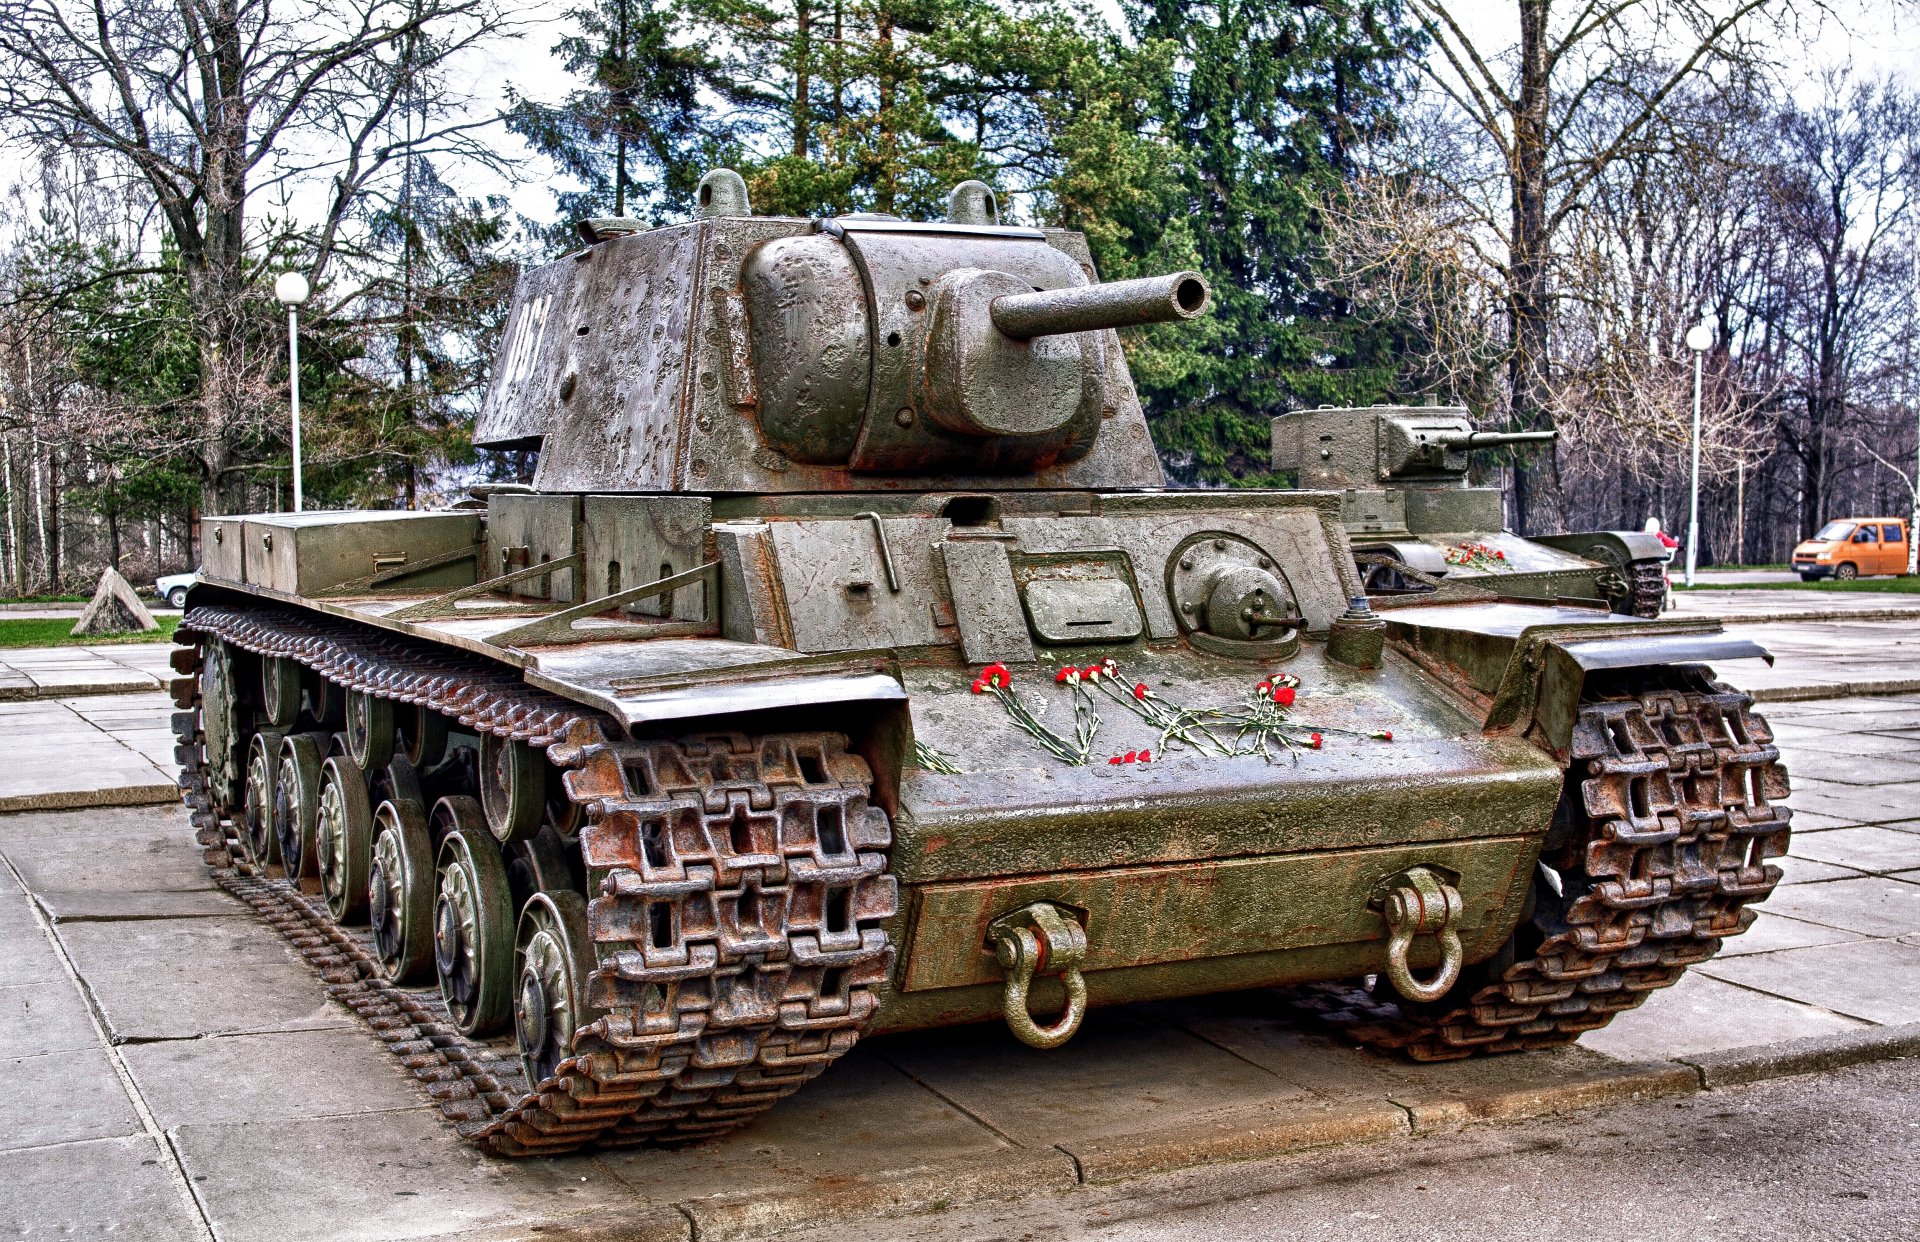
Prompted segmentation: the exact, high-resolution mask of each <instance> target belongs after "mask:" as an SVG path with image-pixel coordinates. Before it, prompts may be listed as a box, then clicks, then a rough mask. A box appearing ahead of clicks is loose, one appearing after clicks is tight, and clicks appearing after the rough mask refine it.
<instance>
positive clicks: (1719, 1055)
mask: <svg viewBox="0 0 1920 1242" xmlns="http://www.w3.org/2000/svg"><path fill="white" fill-rule="evenodd" d="M1916 1056H1920V1022H1911V1023H1905V1024H1902V1025H1898V1026H1877V1027H1866V1028H1862V1029H1860V1030H1850V1031H1842V1032H1838V1033H1836V1034H1832V1035H1818V1036H1814V1037H1812V1038H1809V1039H1795V1040H1788V1041H1786V1042H1784V1043H1779V1044H1767V1045H1757V1046H1754V1047H1749V1048H1731V1049H1727V1050H1726V1051H1723V1052H1710V1053H1703V1054H1701V1055H1699V1056H1690V1057H1681V1058H1675V1059H1674V1060H1672V1061H1639V1062H1628V1063H1623V1064H1618V1065H1603V1066H1596V1067H1593V1068H1592V1069H1589V1070H1585V1071H1582V1072H1578V1073H1575V1074H1572V1075H1567V1076H1562V1077H1557V1078H1551V1079H1548V1080H1546V1081H1543V1082H1540V1083H1527V1084H1519V1085H1509V1086H1495V1087H1490V1088H1474V1087H1467V1088H1459V1089H1454V1090H1447V1089H1434V1090H1431V1091H1410V1092H1406V1093H1403V1094H1396V1095H1394V1096H1393V1097H1391V1098H1389V1099H1387V1100H1382V1099H1379V1098H1378V1097H1374V1098H1356V1099H1351V1100H1342V1101H1339V1102H1337V1103H1333V1104H1328V1105H1324V1106H1320V1107H1317V1108H1315V1107H1311V1106H1310V1107H1308V1108H1307V1109H1301V1108H1300V1107H1299V1106H1298V1105H1295V1104H1291V1103H1280V1104H1271V1105H1266V1106H1263V1107H1259V1108H1250V1109H1245V1110H1241V1111H1238V1112H1229V1113H1216V1114H1213V1115H1211V1116H1206V1117H1202V1118H1198V1119H1196V1120H1195V1121H1194V1122H1193V1123H1191V1124H1188V1125H1186V1126H1183V1127H1180V1128H1178V1129H1174V1130H1167V1129H1160V1130H1152V1131H1147V1132H1145V1133H1142V1134H1132V1135H1120V1136H1106V1137H1102V1138H1098V1139H1093V1140H1090V1141H1088V1142H1087V1143H1085V1144H1078V1143H1076V1144H1073V1145H1072V1146H1070V1147H1061V1148H1058V1149H1054V1150H1033V1151H1018V1150H1009V1151H1007V1152H1004V1153H1001V1154H1000V1155H997V1156H994V1157H984V1158H983V1157H973V1158H969V1159H966V1160H959V1161H953V1162H951V1163H948V1164H944V1165H932V1166H926V1167H920V1168H913V1169H903V1170H888V1171H883V1172H876V1173H873V1174H869V1175H866V1176H862V1177H858V1178H839V1177H834V1178H825V1177H823V1178H817V1179H814V1180H813V1181H811V1182H803V1183H800V1184H798V1185H795V1186H793V1187H791V1188H785V1189H781V1190H776V1191H773V1192H771V1193H761V1192H755V1191H744V1190H743V1191H737V1192H729V1193H726V1194H721V1195H714V1196H710V1197H708V1198H704V1199H691V1200H687V1201H684V1202H681V1203H677V1204H674V1205H673V1207H672V1208H669V1207H666V1206H664V1205H653V1206H649V1207H647V1208H644V1209H640V1210H636V1211H633V1212H630V1213H614V1214H606V1213H601V1214H599V1215H597V1216H595V1217H594V1218H593V1219H591V1220H586V1219H581V1220H579V1221H578V1223H568V1222H564V1221H555V1222H549V1223H545V1224H527V1225H519V1226H509V1227H506V1228H502V1229H500V1230H497V1231H490V1232H487V1233H484V1234H474V1233H470V1232H463V1233H462V1234H460V1235H459V1236H460V1237H461V1238H462V1239H463V1242H616V1239H618V1240H622V1242H624V1240H628V1239H631V1240H633V1242H655V1240H658V1242H694V1240H696V1239H697V1240H698V1242H723V1240H725V1239H734V1238H761V1237H767V1236H769V1235H772V1234H776V1233H778V1232H779V1231H781V1230H790V1229H796V1228H799V1227H802V1226H812V1227H815V1228H819V1227H823V1226H828V1227H830V1226H831V1225H833V1224H834V1223H836V1222H848V1221H857V1220H872V1219H875V1218H883V1219H884V1218H888V1217H897V1216H907V1215H911V1214H913V1213H915V1212H925V1211H938V1210H941V1209H944V1208H948V1207H958V1206H961V1205H963V1204H967V1203H972V1202H976V1201H979V1200H983V1199H1002V1200H1010V1199H1017V1198H1020V1197H1023V1196H1025V1195H1028V1194H1031V1193H1033V1192H1035V1191H1059V1190H1065V1189H1070V1188H1071V1187H1073V1186H1075V1185H1086V1184H1092V1183H1099V1182H1118V1181H1124V1180H1126V1179H1128V1178H1132V1177H1138V1176H1142V1175H1145V1174H1150V1173H1165V1172H1172V1171H1174V1170H1177V1169H1186V1168H1194V1167H1198V1166H1202V1165H1209V1164H1217V1163H1224V1162H1228V1161H1240V1160H1260V1159H1269V1158H1272V1157H1274V1156H1281V1155H1286V1154H1289V1153H1292V1152H1297V1151H1305V1150H1307V1149H1309V1148H1315V1147H1333V1146H1341V1145H1346V1144H1354V1143H1366V1142H1378V1141H1381V1140H1386V1139H1417V1138H1421V1137H1424V1136H1426V1135H1430V1134H1435V1133H1441V1132H1445V1131H1449V1130H1458V1129H1462V1128H1464V1127H1467V1126H1479V1125H1497V1124H1501V1123H1506V1122H1517V1121H1530V1120H1533V1119H1535V1118H1539V1117H1547V1116H1552V1115H1554V1114H1556V1113H1566V1112H1572V1111H1575V1110H1578V1109H1597V1108H1606V1107H1610V1106H1612V1105H1615V1104H1626V1103H1631V1102H1633V1101H1636V1100H1651V1099H1659V1098H1662V1097H1666V1096H1679V1095H1693V1094H1698V1093H1700V1092H1705V1091H1713V1090H1717V1089H1721V1088H1726V1087H1735V1086H1741V1085H1745V1084H1750V1083H1757V1082H1764V1081H1766V1080H1768V1079H1772V1078H1788V1077H1793V1076H1795V1075H1799V1074H1812V1073H1821V1072H1825V1071H1829V1070H1837V1069H1844V1068H1846V1067H1848V1066H1851V1065H1862V1064H1866V1063H1868V1062H1873V1061H1892V1060H1900V1059H1903V1058H1907V1057H1916ZM675 1209H677V1211H676V1210H675ZM906 1232H908V1231H905V1230H903V1235H904V1233H906Z"/></svg>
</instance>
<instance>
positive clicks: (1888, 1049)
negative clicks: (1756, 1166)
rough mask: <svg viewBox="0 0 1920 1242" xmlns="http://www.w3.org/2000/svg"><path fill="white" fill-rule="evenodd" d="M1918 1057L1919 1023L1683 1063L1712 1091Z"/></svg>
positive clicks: (1817, 1037) (1841, 1033) (1742, 1050)
mask: <svg viewBox="0 0 1920 1242" xmlns="http://www.w3.org/2000/svg"><path fill="white" fill-rule="evenodd" d="M1914 1056H1920V1022H1905V1023H1901V1024H1900V1025H1898V1026H1869V1027H1862V1028H1861V1029H1859V1030H1854V1031H1838V1032H1836V1033H1834V1034H1832V1035H1815V1036H1813V1037H1812V1038H1809V1039H1789V1040H1787V1041H1785V1042H1784V1043H1778V1044H1762V1045H1760V1046H1758V1047H1753V1048H1729V1049H1727V1050H1726V1051H1725V1052H1709V1053H1704V1054H1702V1055H1700V1056H1697V1057H1687V1058H1684V1060H1683V1061H1682V1063H1683V1064H1685V1065H1689V1066H1691V1067H1693V1068H1694V1069H1696V1070H1698V1071H1699V1073H1700V1082H1701V1085H1702V1086H1704V1087H1706V1088H1707V1089H1708V1090H1712V1089H1713V1088H1715V1087H1737V1086H1740V1085H1741V1084H1743V1083H1752V1082H1764V1081H1766V1080H1767V1079H1769V1078H1791V1077H1793V1076H1794V1075H1797V1074H1817V1073H1823V1072H1825V1071H1827V1070H1837V1069H1845V1068H1846V1067H1848V1066H1849V1065H1864V1064H1866V1063H1867V1062H1869V1061H1898V1060H1901V1059H1903V1058H1906V1057H1914Z"/></svg>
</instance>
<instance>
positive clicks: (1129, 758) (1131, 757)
mask: <svg viewBox="0 0 1920 1242" xmlns="http://www.w3.org/2000/svg"><path fill="white" fill-rule="evenodd" d="M1139 758H1140V752H1139V751H1137V750H1130V751H1128V752H1127V753H1126V756H1125V757H1124V758H1122V759H1121V760H1120V762H1122V763H1132V762H1134V761H1135V760H1137V759H1139Z"/></svg>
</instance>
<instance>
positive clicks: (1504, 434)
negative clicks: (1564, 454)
mask: <svg viewBox="0 0 1920 1242" xmlns="http://www.w3.org/2000/svg"><path fill="white" fill-rule="evenodd" d="M1559 435H1560V433H1559V432H1557V431H1467V432H1460V433H1456V434H1453V435H1444V436H1439V437H1436V439H1437V440H1438V442H1439V443H1441V444H1443V445H1445V446H1446V447H1447V448H1449V449H1452V450H1454V451H1455V452H1471V451H1473V450H1474V449H1489V448H1500V447H1502V446H1504V445H1508V444H1546V443H1549V442H1550V441H1552V440H1555V439H1557V438H1558V437H1559Z"/></svg>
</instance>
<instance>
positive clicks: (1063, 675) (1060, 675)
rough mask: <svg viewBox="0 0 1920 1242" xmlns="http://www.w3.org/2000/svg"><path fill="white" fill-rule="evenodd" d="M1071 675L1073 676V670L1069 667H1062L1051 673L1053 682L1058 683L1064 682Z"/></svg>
mask: <svg viewBox="0 0 1920 1242" xmlns="http://www.w3.org/2000/svg"><path fill="white" fill-rule="evenodd" d="M1071 676H1073V670H1072V669H1070V668H1063V669H1061V670H1060V671H1059V672H1057V673H1055V674H1054V675H1053V680H1054V684H1055V685H1059V684H1061V683H1063V682H1065V681H1066V680H1067V678H1069V677H1071Z"/></svg>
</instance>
